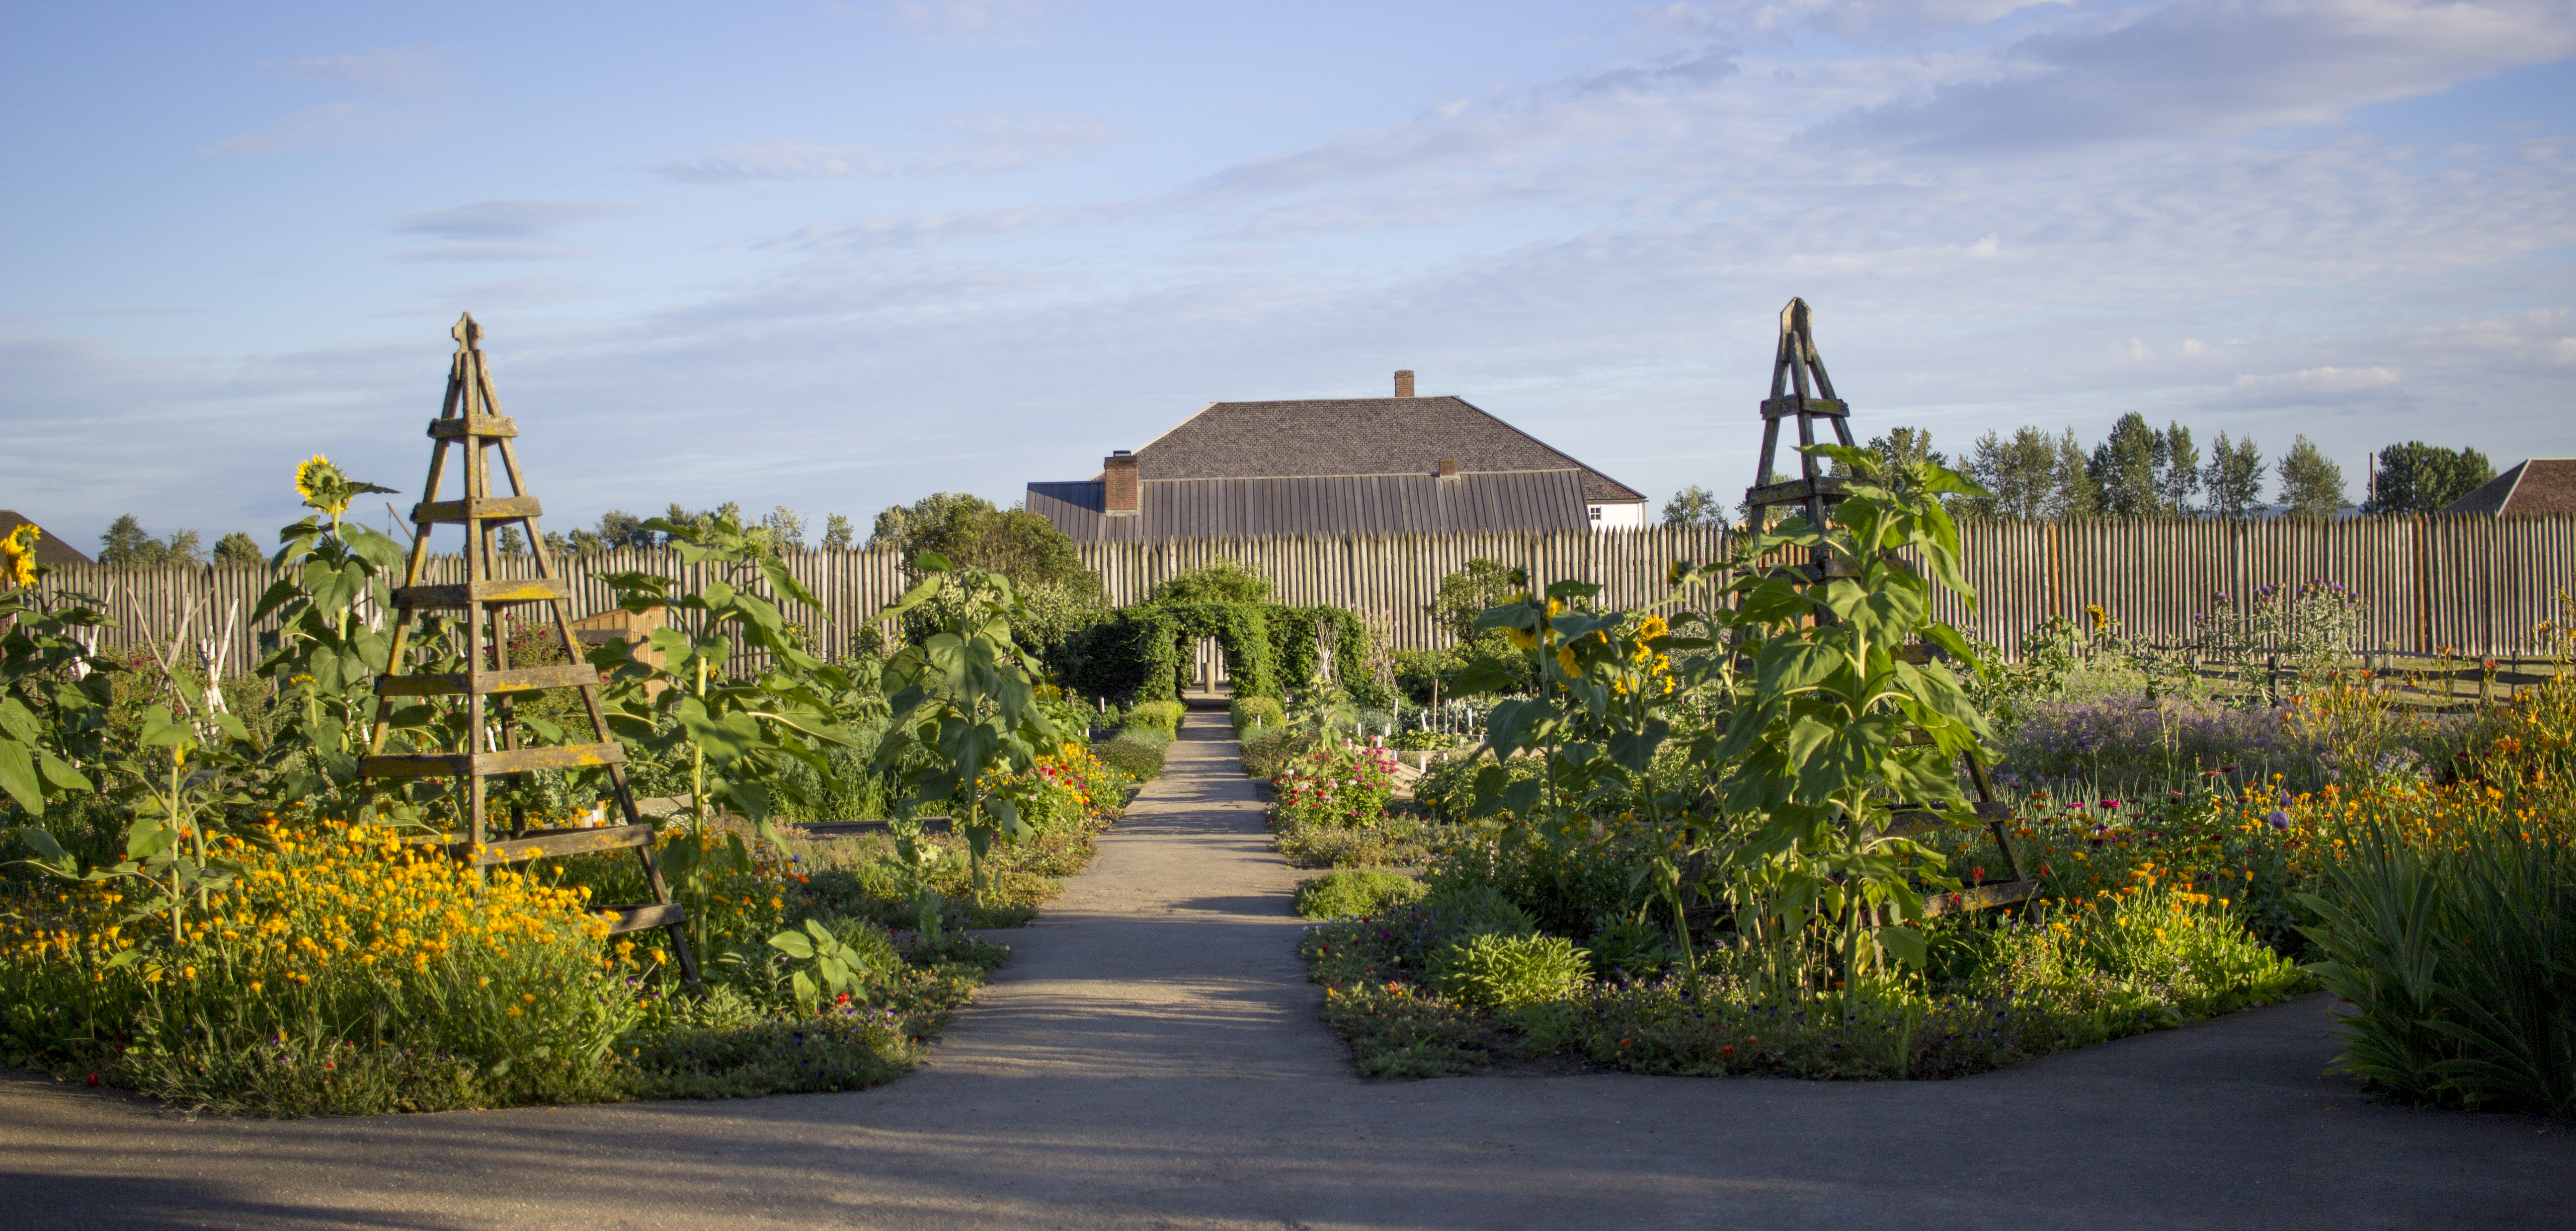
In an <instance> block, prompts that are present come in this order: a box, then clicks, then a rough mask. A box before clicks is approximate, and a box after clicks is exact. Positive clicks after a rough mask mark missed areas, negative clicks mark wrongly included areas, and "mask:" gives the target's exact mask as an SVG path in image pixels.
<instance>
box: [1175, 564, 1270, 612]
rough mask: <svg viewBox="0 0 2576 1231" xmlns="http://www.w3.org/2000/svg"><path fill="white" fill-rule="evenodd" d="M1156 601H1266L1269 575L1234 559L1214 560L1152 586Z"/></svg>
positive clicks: (1268, 589)
mask: <svg viewBox="0 0 2576 1231" xmlns="http://www.w3.org/2000/svg"><path fill="white" fill-rule="evenodd" d="M1151 601H1153V602H1157V603H1266V602H1269V601H1270V579H1269V578H1267V577H1264V576H1262V575H1261V574H1259V573H1255V572H1253V571H1252V570H1250V569H1248V568H1245V567H1243V565H1242V564H1241V563H1239V562H1237V561H1233V560H1213V561H1210V562H1208V563H1206V564H1202V565H1200V566H1199V567H1197V568H1194V569H1191V570H1190V571H1188V572H1186V573H1182V574H1180V575H1178V576H1176V577H1167V578H1164V579H1163V580H1162V581H1161V582H1160V583H1158V584H1156V585H1155V587H1154V592H1153V595H1152V598H1151Z"/></svg>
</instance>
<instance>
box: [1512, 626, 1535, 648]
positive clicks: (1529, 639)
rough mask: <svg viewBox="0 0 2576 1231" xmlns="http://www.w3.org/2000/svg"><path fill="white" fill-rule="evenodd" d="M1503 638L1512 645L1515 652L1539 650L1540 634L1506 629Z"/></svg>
mask: <svg viewBox="0 0 2576 1231" xmlns="http://www.w3.org/2000/svg"><path fill="white" fill-rule="evenodd" d="M1503 637H1504V639H1505V640H1507V641H1510V642H1511V643H1512V648H1513V649H1515V650H1535V649H1537V648H1538V634H1537V633H1534V632H1531V631H1529V630H1528V629H1525V628H1506V629H1504V630H1503Z"/></svg>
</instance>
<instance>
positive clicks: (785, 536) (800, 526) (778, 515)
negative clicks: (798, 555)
mask: <svg viewBox="0 0 2576 1231" xmlns="http://www.w3.org/2000/svg"><path fill="white" fill-rule="evenodd" d="M760 524H761V526H762V528H763V529H766V530H768V531H769V537H770V541H772V542H774V543H776V544H778V545H779V547H781V548H789V547H793V548H797V549H799V550H802V549H803V548H804V546H805V515H804V514H802V513H799V512H797V511H796V510H794V509H791V508H788V507H787V506H786V505H783V504H782V505H778V506H775V507H774V508H772V509H771V510H770V511H769V516H767V517H763V518H761V519H760Z"/></svg>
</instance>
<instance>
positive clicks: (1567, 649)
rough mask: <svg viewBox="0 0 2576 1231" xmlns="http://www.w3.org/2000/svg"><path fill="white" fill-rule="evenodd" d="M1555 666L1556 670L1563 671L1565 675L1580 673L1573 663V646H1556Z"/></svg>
mask: <svg viewBox="0 0 2576 1231" xmlns="http://www.w3.org/2000/svg"><path fill="white" fill-rule="evenodd" d="M1556 666H1557V669H1558V670H1560V671H1563V672H1565V673H1566V674H1567V675H1576V674H1580V672H1578V671H1577V670H1576V668H1575V665H1574V647H1573V646H1570V645H1569V646H1560V647H1558V649H1557V651H1556Z"/></svg>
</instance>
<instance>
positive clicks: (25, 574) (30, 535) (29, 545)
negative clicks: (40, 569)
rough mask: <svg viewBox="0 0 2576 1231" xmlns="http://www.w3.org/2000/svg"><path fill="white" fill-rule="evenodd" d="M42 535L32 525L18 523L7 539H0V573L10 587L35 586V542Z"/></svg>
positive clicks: (42, 533)
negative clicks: (7, 580)
mask: <svg viewBox="0 0 2576 1231" xmlns="http://www.w3.org/2000/svg"><path fill="white" fill-rule="evenodd" d="M44 533H45V532H44V531H42V530H38V529H37V528H36V527H35V526H33V525H30V524H27V523H20V524H19V526H18V528H17V529H15V530H12V531H10V532H9V537H8V538H6V539H0V572H5V574H6V575H7V577H8V579H9V583H10V584H11V585H20V586H32V585H34V584H36V540H37V539H40V538H43V537H44Z"/></svg>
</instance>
